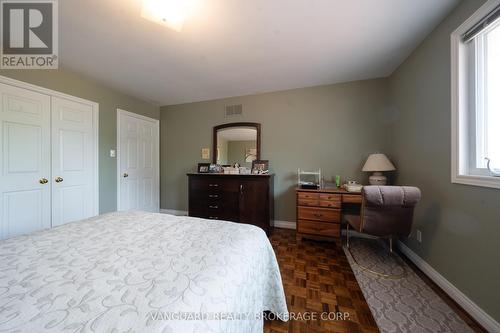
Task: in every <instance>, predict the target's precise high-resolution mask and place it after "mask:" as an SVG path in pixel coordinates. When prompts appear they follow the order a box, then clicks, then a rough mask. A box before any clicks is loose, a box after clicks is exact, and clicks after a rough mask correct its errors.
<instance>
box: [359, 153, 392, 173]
mask: <svg viewBox="0 0 500 333" xmlns="http://www.w3.org/2000/svg"><path fill="white" fill-rule="evenodd" d="M392 170H396V168H395V167H394V164H392V163H391V161H389V159H388V158H387V156H385V155H384V154H371V155H370V156H368V159H367V160H366V162H365V165H364V166H363V171H392Z"/></svg>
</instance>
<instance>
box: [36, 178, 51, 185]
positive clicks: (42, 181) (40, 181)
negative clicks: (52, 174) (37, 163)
mask: <svg viewBox="0 0 500 333" xmlns="http://www.w3.org/2000/svg"><path fill="white" fill-rule="evenodd" d="M38 182H39V183H40V184H42V185H43V184H47V183H48V182H49V180H48V179H47V178H40V180H39V181H38Z"/></svg>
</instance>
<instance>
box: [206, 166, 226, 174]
mask: <svg viewBox="0 0 500 333" xmlns="http://www.w3.org/2000/svg"><path fill="white" fill-rule="evenodd" d="M222 171H223V170H222V167H221V166H220V165H219V164H210V166H209V172H210V173H221V172H222Z"/></svg>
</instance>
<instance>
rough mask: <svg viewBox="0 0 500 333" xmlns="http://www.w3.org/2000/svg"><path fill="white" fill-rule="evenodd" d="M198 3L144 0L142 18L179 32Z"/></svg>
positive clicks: (184, 0)
mask: <svg viewBox="0 0 500 333" xmlns="http://www.w3.org/2000/svg"><path fill="white" fill-rule="evenodd" d="M198 2H199V1H198V0H142V12H141V16H142V17H143V18H145V19H148V20H150V21H153V22H155V23H159V24H161V25H164V26H166V27H168V28H170V29H173V30H175V31H178V32H179V31H181V30H182V26H183V24H184V21H185V20H186V18H187V17H188V16H189V15H190V14H191V13H192V12H193V11H194V9H195V7H196V5H197V3H198Z"/></svg>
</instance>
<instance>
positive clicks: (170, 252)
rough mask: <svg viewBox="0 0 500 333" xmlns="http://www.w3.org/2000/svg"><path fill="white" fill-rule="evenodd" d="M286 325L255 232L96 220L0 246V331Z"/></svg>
mask: <svg viewBox="0 0 500 333" xmlns="http://www.w3.org/2000/svg"><path fill="white" fill-rule="evenodd" d="M266 310H268V311H271V312H272V313H274V314H276V315H277V316H278V317H279V318H281V319H283V320H286V319H287V316H288V312H287V307H286V301H285V295H284V291H283V285H282V282H281V276H280V272H279V268H278V265H277V261H276V257H275V254H274V251H273V249H272V247H271V244H270V243H269V240H268V238H267V237H266V234H265V233H264V231H263V230H262V229H260V228H258V227H255V226H251V225H244V224H238V223H232V222H225V221H213V220H205V219H198V218H191V217H178V216H172V215H168V214H155V213H145V212H126V213H125V212H120V213H111V214H105V215H101V216H98V217H94V218H91V219H87V220H83V221H78V222H74V223H70V224H66V225H63V226H60V227H56V228H53V229H50V230H45V231H41V232H36V233H33V234H30V235H26V236H20V237H15V238H12V239H8V240H4V241H0V332H262V330H263V319H262V312H263V311H266Z"/></svg>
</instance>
